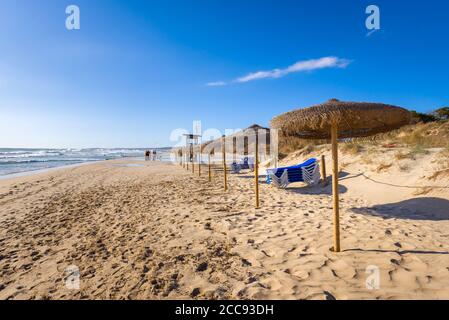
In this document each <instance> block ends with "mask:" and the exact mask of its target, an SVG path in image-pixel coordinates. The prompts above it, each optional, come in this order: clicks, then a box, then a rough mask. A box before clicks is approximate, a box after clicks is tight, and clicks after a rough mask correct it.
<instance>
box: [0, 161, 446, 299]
mask: <svg viewBox="0 0 449 320" xmlns="http://www.w3.org/2000/svg"><path fill="white" fill-rule="evenodd" d="M343 158H344V157H343ZM288 160H289V159H287V162H288ZM297 160H298V159H295V158H291V159H290V161H292V162H294V161H297ZM343 162H344V159H343ZM123 163H130V161H124V160H122V161H109V162H101V163H96V164H92V165H86V166H82V167H77V168H69V169H61V170H57V171H52V172H48V173H44V174H39V175H36V176H30V177H22V178H15V179H13V180H5V181H1V182H0V272H1V277H0V298H1V299H179V298H189V299H190V298H195V299H365V298H366V299H421V298H423V299H448V298H449V252H448V251H449V210H448V208H449V205H448V203H449V200H448V197H447V193H446V192H447V191H445V190H446V189H444V188H443V189H442V190H439V191H438V190H436V191H435V192H437V193H435V194H433V193H429V194H426V195H423V196H419V197H418V198H417V197H413V196H412V197H411V196H410V194H411V193H413V191H410V190H408V191H401V192H398V191H397V192H396V196H395V197H391V198H388V201H386V202H385V198H383V197H382V196H381V193H382V194H384V193H386V194H390V192H389V191H390V189H384V192H381V191H380V190H381V189H379V191H373V192H374V193H375V192H377V194H378V195H377V197H376V196H373V194H370V195H367V196H366V197H362V195H364V194H367V193H369V192H368V191H361V188H365V187H366V186H367V185H366V184H365V183H368V182H367V181H366V180H367V179H365V178H363V177H361V176H358V177H355V178H354V179H346V180H341V184H342V186H341V188H342V204H341V207H342V210H341V211H342V212H341V225H342V247H343V250H344V251H343V252H342V253H340V254H335V253H332V252H330V251H329V248H330V247H331V245H332V238H331V236H332V231H331V227H332V225H331V218H332V210H331V207H332V199H331V196H330V187H329V186H327V187H322V186H318V187H313V188H304V186H302V185H292V186H291V188H289V189H287V190H277V189H274V188H272V187H270V186H268V185H266V184H264V183H262V184H261V203H262V208H261V209H259V210H256V209H254V208H253V192H252V187H251V184H252V181H253V180H252V179H251V174H250V173H246V174H245V173H242V174H240V175H230V177H229V183H230V187H229V189H230V190H229V191H228V192H227V193H224V192H223V191H222V185H221V183H220V182H221V180H219V177H217V176H215V177H214V182H213V183H208V182H207V179H205V178H199V177H197V176H193V175H192V174H191V173H189V172H187V171H185V170H183V169H182V168H181V167H179V166H175V165H170V164H155V163H145V164H144V166H142V167H137V166H136V167H125V166H117V165H118V164H123ZM136 163H143V162H136ZM349 169H351V170H350V171H351V172H350V175H351V174H352V175H355V174H354V172H352V170H353V169H354V168H351V167H350V166H349V167H348V168H346V170H349ZM215 174H218V173H215ZM376 178H379V177H377V176H376ZM390 180H391V178H390ZM437 182H438V181H437ZM382 188H385V186H383V187H382ZM390 188H394V187H392V186H390ZM367 190H369V189H367ZM372 190H377V189H375V188H374V189H372ZM385 190H386V191H387V192H385ZM392 190H393V189H392ZM401 190H402V189H401ZM438 192H439V193H438ZM388 197H390V195H389V196H388ZM372 199H377V200H378V201H377V202H376V201H372ZM379 199H380V200H379ZM382 199H383V200H382ZM413 199H414V200H413ZM382 201H383V202H382ZM404 201H405V202H404ZM407 201H411V202H410V203H407ZM413 201H415V203H413ZM401 202H402V203H401ZM416 202H417V203H418V205H417V204H416ZM397 203H399V204H400V205H395V204H397ZM435 204H436V205H435ZM419 205H421V207H419ZM418 207H419V210H418V209H417V210H414V208H418ZM434 207H438V208H439V210H440V211H439V212H438V214H437V213H436V212H434V211H433V210H432V208H434ZM407 210H408V211H407ZM445 210H447V211H445ZM426 211H427V212H426ZM445 213H446V214H445ZM72 265H74V266H77V267H78V268H79V270H80V290H70V289H68V288H67V287H66V277H67V273H66V268H67V267H69V266H72ZM370 266H371V267H370ZM373 266H374V268H378V270H379V278H380V283H379V288H378V289H369V286H368V288H367V284H366V282H367V279H368V280H369V277H370V270H373V269H372V267H373Z"/></svg>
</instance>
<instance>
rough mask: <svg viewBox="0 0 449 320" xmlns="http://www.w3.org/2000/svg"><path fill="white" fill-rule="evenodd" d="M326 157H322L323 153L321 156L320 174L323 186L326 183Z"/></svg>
mask: <svg viewBox="0 0 449 320" xmlns="http://www.w3.org/2000/svg"><path fill="white" fill-rule="evenodd" d="M326 175H327V174H326V158H325V157H324V154H323V155H322V156H321V176H322V178H323V186H325V185H326V178H327V177H326Z"/></svg>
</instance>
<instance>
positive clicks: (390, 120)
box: [271, 99, 410, 252]
mask: <svg viewBox="0 0 449 320" xmlns="http://www.w3.org/2000/svg"><path fill="white" fill-rule="evenodd" d="M409 123H410V112H409V111H407V110H406V109H404V108H400V107H396V106H392V105H387V104H381V103H365V102H344V101H339V100H337V99H332V100H329V101H327V102H325V103H323V104H319V105H315V106H312V107H308V108H305V109H297V110H294V111H290V112H287V113H284V114H281V115H279V116H277V117H275V118H273V120H272V121H271V128H274V129H278V130H280V131H281V132H282V133H283V135H284V136H295V137H299V138H302V139H329V138H330V139H331V141H332V158H333V176H332V190H333V191H332V193H333V199H334V247H333V250H334V251H335V252H339V251H340V221H339V195H338V192H339V191H338V171H339V170H338V144H337V141H338V139H342V138H353V137H367V136H371V135H374V134H377V133H383V132H388V131H391V130H394V129H398V128H400V127H402V126H404V125H406V124H409Z"/></svg>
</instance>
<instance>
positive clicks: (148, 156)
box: [145, 150, 157, 161]
mask: <svg viewBox="0 0 449 320" xmlns="http://www.w3.org/2000/svg"><path fill="white" fill-rule="evenodd" d="M156 160H157V151H156V150H146V151H145V161H156Z"/></svg>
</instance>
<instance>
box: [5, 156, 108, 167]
mask: <svg viewBox="0 0 449 320" xmlns="http://www.w3.org/2000/svg"><path fill="white" fill-rule="evenodd" d="M101 160H105V159H95V158H88V159H74V158H72V159H31V160H27V159H18V160H6V159H0V165H13V164H31V163H48V162H66V163H69V162H74V163H81V162H92V161H101Z"/></svg>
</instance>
